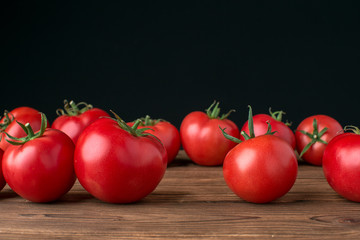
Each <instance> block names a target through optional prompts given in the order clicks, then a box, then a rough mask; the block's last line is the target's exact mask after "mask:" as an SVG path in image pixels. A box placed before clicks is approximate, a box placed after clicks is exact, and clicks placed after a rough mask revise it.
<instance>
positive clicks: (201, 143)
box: [180, 102, 240, 166]
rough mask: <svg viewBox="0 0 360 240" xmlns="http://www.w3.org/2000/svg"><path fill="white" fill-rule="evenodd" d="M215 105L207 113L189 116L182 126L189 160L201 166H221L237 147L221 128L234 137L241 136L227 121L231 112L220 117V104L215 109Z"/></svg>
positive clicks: (181, 131)
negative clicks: (230, 152) (224, 134)
mask: <svg viewBox="0 0 360 240" xmlns="http://www.w3.org/2000/svg"><path fill="white" fill-rule="evenodd" d="M214 105H215V102H214V103H213V104H212V105H211V106H210V107H209V108H208V109H207V110H206V113H204V112H200V111H195V112H192V113H190V114H188V115H187V116H186V117H185V118H184V119H183V121H182V123H181V126H180V137H181V143H182V145H183V148H184V150H185V152H186V154H187V155H188V156H189V158H190V159H191V160H192V161H194V162H195V163H197V164H199V165H204V166H215V165H221V164H222V163H223V161H224V158H225V155H226V154H227V153H228V152H229V151H230V149H232V148H233V147H234V146H235V145H236V143H234V142H232V141H230V140H228V139H226V138H224V136H223V135H222V133H221V130H220V129H219V126H220V127H221V128H226V131H227V132H228V134H229V135H231V136H233V137H236V138H238V137H239V135H240V133H239V129H238V127H237V126H236V124H235V123H234V122H233V121H231V120H229V119H227V117H228V116H229V114H230V113H231V111H230V112H228V113H227V114H223V115H222V116H221V117H219V113H220V108H218V106H219V103H216V105H215V107H214ZM213 107H214V108H213ZM212 108H213V109H212Z"/></svg>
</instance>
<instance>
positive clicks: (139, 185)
mask: <svg viewBox="0 0 360 240" xmlns="http://www.w3.org/2000/svg"><path fill="white" fill-rule="evenodd" d="M114 115H115V117H116V119H110V118H101V119H98V120H97V121H95V122H94V123H92V124H91V125H90V126H88V127H87V128H86V129H85V130H84V131H83V132H82V133H81V135H80V137H79V139H78V142H77V144H76V147H75V162H74V163H75V172H76V175H77V177H78V180H79V182H80V184H81V185H82V186H83V187H84V188H85V190H86V191H88V192H89V193H90V194H91V195H92V196H94V197H96V198H98V199H100V200H102V201H105V202H109V203H131V202H136V201H139V200H141V199H143V198H145V197H146V196H147V195H149V194H150V193H151V192H153V191H154V190H155V188H156V187H157V186H158V184H159V183H160V181H161V179H162V178H163V176H164V174H165V170H166V168H167V161H168V160H167V153H166V149H165V148H164V146H163V145H162V144H161V142H160V140H159V139H158V138H156V137H155V136H154V135H153V134H152V133H149V132H146V131H147V130H149V128H138V126H139V125H140V123H141V120H140V119H139V120H137V121H136V122H135V123H134V124H133V126H132V127H130V126H129V125H127V124H126V122H125V121H124V120H122V119H121V118H120V117H119V116H118V115H116V114H115V113H114Z"/></svg>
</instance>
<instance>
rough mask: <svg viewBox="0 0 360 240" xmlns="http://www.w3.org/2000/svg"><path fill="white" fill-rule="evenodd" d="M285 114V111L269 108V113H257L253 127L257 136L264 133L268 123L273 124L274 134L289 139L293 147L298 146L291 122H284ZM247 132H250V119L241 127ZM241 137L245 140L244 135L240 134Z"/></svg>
mask: <svg viewBox="0 0 360 240" xmlns="http://www.w3.org/2000/svg"><path fill="white" fill-rule="evenodd" d="M284 114H285V112H283V111H275V112H272V111H271V108H270V109H269V114H255V115H254V116H253V128H254V134H255V136H260V135H264V134H266V133H267V130H268V123H270V124H271V128H272V130H273V131H274V132H275V133H274V135H275V136H278V137H280V138H282V139H284V140H285V141H287V142H288V143H289V144H290V145H291V147H292V148H293V149H295V147H296V142H295V135H294V132H293V131H292V130H291V129H290V127H289V126H290V125H291V124H290V123H288V122H286V123H284V122H282V117H283V115H284ZM241 131H244V132H245V133H247V134H250V132H249V121H246V122H245V123H244V125H243V126H242V128H241ZM240 139H241V140H242V141H244V140H245V139H244V137H243V136H242V135H240Z"/></svg>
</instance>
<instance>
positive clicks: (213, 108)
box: [205, 101, 235, 120]
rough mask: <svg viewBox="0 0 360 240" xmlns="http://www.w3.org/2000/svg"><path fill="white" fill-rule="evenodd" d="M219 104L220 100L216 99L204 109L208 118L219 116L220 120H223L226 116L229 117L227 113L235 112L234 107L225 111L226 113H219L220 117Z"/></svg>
mask: <svg viewBox="0 0 360 240" xmlns="http://www.w3.org/2000/svg"><path fill="white" fill-rule="evenodd" d="M219 104H220V102H217V101H214V102H213V103H212V104H211V105H210V107H209V108H208V109H206V110H205V111H206V114H207V115H208V117H209V118H210V119H215V118H219V119H220V120H224V119H226V118H228V117H229V115H230V114H231V113H232V112H235V110H234V109H231V110H230V111H229V112H227V113H226V114H223V115H221V117H219V115H220V110H221V109H220V108H219Z"/></svg>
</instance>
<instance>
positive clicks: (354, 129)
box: [344, 125, 360, 135]
mask: <svg viewBox="0 0 360 240" xmlns="http://www.w3.org/2000/svg"><path fill="white" fill-rule="evenodd" d="M344 131H352V132H353V133H355V134H358V135H360V129H359V128H358V127H356V126H353V125H347V126H345V127H344Z"/></svg>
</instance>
